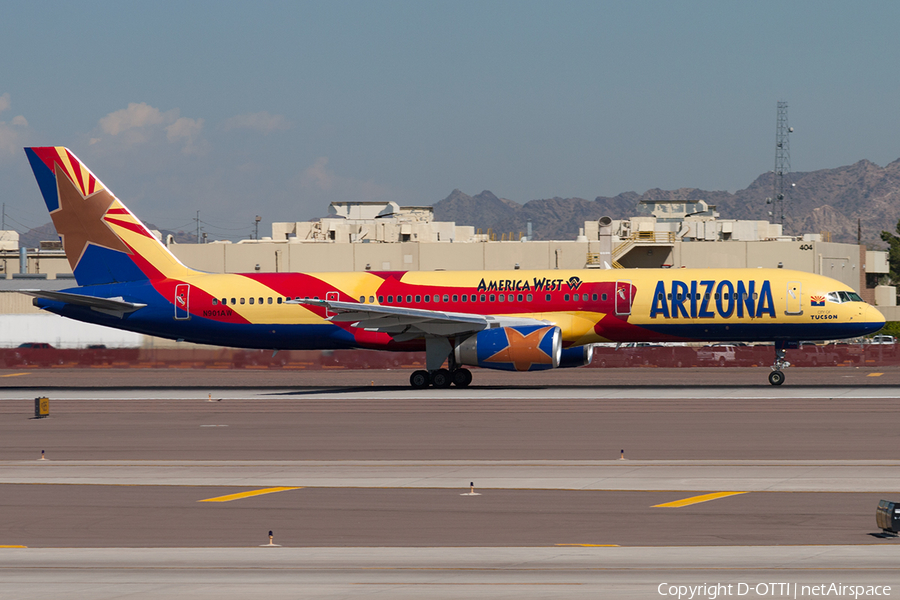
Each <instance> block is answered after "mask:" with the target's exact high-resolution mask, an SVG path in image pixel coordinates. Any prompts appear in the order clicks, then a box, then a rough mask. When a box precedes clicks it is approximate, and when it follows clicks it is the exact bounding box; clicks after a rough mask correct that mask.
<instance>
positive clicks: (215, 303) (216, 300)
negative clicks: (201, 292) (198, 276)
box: [213, 298, 219, 306]
mask: <svg viewBox="0 0 900 600" xmlns="http://www.w3.org/2000/svg"><path fill="white" fill-rule="evenodd" d="M218 303H219V300H218V298H213V306H216V305H217V304H218Z"/></svg>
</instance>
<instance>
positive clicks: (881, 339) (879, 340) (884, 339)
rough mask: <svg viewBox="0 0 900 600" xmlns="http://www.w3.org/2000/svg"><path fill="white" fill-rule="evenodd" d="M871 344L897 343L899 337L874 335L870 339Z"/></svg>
mask: <svg viewBox="0 0 900 600" xmlns="http://www.w3.org/2000/svg"><path fill="white" fill-rule="evenodd" d="M869 343H870V344H896V343H897V338H895V337H894V336H892V335H883V334H882V335H873V336H872V337H871V339H870V340H869Z"/></svg>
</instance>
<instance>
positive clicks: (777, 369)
mask: <svg viewBox="0 0 900 600" xmlns="http://www.w3.org/2000/svg"><path fill="white" fill-rule="evenodd" d="M785 349H786V344H781V343H776V344H775V364H773V365H772V372H771V373H769V383H771V384H772V385H781V384H782V383H784V372H783V369H787V368H788V367H789V366H791V363H789V362H788V361H786V360H785V359H784V352H785Z"/></svg>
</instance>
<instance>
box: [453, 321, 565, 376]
mask: <svg viewBox="0 0 900 600" xmlns="http://www.w3.org/2000/svg"><path fill="white" fill-rule="evenodd" d="M561 352H562V332H561V331H560V329H559V327H556V326H555V325H543V326H542V325H528V326H516V327H498V328H496V329H485V330H484V331H479V332H478V333H476V334H475V335H473V336H471V337H468V338H466V339H465V340H463V341H462V342H461V343H459V344H458V345H457V346H456V349H455V350H454V353H455V355H456V362H457V363H459V364H461V365H471V366H473V367H481V368H483V369H502V370H504V371H542V370H544V369H555V368H556V367H558V366H559V358H560V353H561Z"/></svg>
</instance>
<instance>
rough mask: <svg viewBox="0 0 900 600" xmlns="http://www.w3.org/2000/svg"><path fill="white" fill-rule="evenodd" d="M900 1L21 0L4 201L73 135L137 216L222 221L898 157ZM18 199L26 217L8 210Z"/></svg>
mask: <svg viewBox="0 0 900 600" xmlns="http://www.w3.org/2000/svg"><path fill="white" fill-rule="evenodd" d="M898 27H900V3H898V2H896V1H885V2H826V1H816V2H783V1H777V2H766V1H754V2H727V1H724V2H723V1H721V0H717V1H715V2H662V1H660V2H641V1H627V2H626V1H622V2H600V1H594V2H559V1H556V2H552V3H551V2H526V1H521V0H517V1H511V2H490V1H479V2H463V1H459V0H455V1H453V2H437V1H426V2H422V1H416V2H386V1H385V2H379V1H372V0H368V1H364V2H340V1H328V2H325V1H322V2H299V1H292V2H260V1H254V2H227V1H222V0H216V1H215V2H200V1H191V2H160V1H156V2H140V3H139V2H122V1H119V2H79V3H73V2H67V3H64V2H61V1H60V2H41V1H30V2H19V1H14V0H0V53H2V62H0V199H2V201H3V202H5V203H6V205H7V207H6V210H7V214H8V215H9V219H8V221H7V225H8V226H9V225H10V224H12V225H13V226H15V227H16V228H18V229H20V230H24V229H25V228H26V226H27V227H31V226H36V225H40V224H43V223H46V222H47V221H48V220H49V219H48V217H47V214H46V211H45V210H44V206H43V203H42V202H41V200H40V196H39V192H38V189H37V186H36V184H35V183H34V179H33V177H32V175H31V171H30V168H29V167H28V162H27V160H26V158H25V154H24V153H23V152H22V149H21V148H22V146H28V145H65V146H68V147H69V148H70V149H71V150H72V151H73V152H74V153H75V154H76V155H77V156H79V157H80V158H81V159H82V160H83V161H85V162H86V163H87V164H88V166H89V167H90V168H91V170H92V171H93V172H94V174H95V175H97V176H98V177H99V178H100V179H101V180H102V181H103V182H104V183H105V184H106V185H107V187H109V188H110V189H111V190H112V191H113V192H114V193H115V194H116V195H117V196H119V197H120V198H121V199H122V200H123V201H124V202H125V203H126V204H127V205H128V206H129V207H130V208H131V209H132V210H133V211H134V212H135V213H137V215H138V216H139V217H141V218H143V219H145V220H147V221H150V222H152V223H155V224H156V225H157V226H159V227H163V228H177V227H178V226H186V228H187V229H190V228H192V225H191V222H192V219H193V218H194V216H195V211H197V210H199V211H200V218H201V219H202V220H203V221H204V222H206V223H207V225H205V226H204V230H205V231H207V232H209V234H210V236H211V237H213V238H218V237H228V236H237V235H241V234H246V233H249V232H250V231H251V229H252V223H253V217H254V215H256V214H259V215H261V216H262V217H263V226H262V227H261V233H262V232H265V233H266V234H267V233H268V232H269V226H268V223H270V222H271V221H273V220H275V221H291V220H308V219H310V218H313V217H319V216H324V215H325V214H326V210H327V204H328V202H330V201H333V200H395V201H397V202H399V203H401V204H433V203H434V202H437V201H438V200H441V199H442V198H444V197H446V196H447V195H448V194H449V193H450V192H451V191H452V190H453V189H454V188H459V189H461V190H463V191H464V192H466V193H469V194H473V195H474V194H477V193H479V192H481V191H482V190H485V189H489V190H491V191H492V192H494V193H495V194H497V195H498V196H501V197H505V198H509V199H511V200H514V201H516V202H520V203H524V202H527V201H529V200H533V199H537V198H548V197H553V196H562V197H571V196H578V197H582V198H588V199H593V198H594V197H596V196H598V195H603V196H613V195H615V194H618V193H620V192H625V191H636V192H638V193H643V192H644V191H646V190H648V189H651V188H656V187H659V188H663V189H675V188H679V187H698V188H703V189H710V190H722V189H725V190H729V191H734V190H737V189H741V188H744V187H746V186H747V185H749V184H750V183H751V182H752V181H753V179H754V178H756V177H757V176H758V175H759V174H761V173H763V172H765V171H767V170H770V169H772V168H773V165H774V160H775V158H774V156H775V152H774V146H775V117H776V103H777V101H779V100H785V101H787V102H788V104H789V107H790V108H789V121H790V125H791V126H793V127H794V128H795V132H794V133H793V135H792V137H791V141H790V148H791V163H792V166H793V170H794V171H810V170H815V169H822V168H829V167H836V166H841V165H846V164H851V163H854V162H856V161H858V160H861V159H864V158H865V159H869V160H871V161H873V162H875V163H877V164H879V165H885V164H887V163H889V162H891V161H894V160H896V159H897V158H900V76H898V72H900V66H898V65H900V35H898V34H897V30H898ZM12 219H14V220H15V221H14V222H11V220H12Z"/></svg>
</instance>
